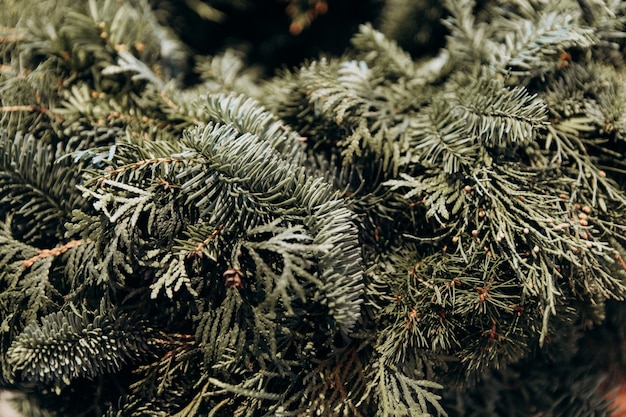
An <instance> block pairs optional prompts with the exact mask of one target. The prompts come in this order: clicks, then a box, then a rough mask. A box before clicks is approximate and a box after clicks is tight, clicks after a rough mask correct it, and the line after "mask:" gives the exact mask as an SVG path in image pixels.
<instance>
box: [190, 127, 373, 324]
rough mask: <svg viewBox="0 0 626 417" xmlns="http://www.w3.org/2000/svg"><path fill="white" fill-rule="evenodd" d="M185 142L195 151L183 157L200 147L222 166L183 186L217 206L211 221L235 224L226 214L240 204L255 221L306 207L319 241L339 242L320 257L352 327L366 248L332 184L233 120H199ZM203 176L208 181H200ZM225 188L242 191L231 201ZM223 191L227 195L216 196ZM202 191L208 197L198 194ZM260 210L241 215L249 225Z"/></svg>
mask: <svg viewBox="0 0 626 417" xmlns="http://www.w3.org/2000/svg"><path fill="white" fill-rule="evenodd" d="M184 146H186V147H187V148H188V149H190V151H187V152H185V153H183V154H181V155H180V157H181V158H192V159H195V158H197V157H198V155H197V154H196V152H198V153H199V155H201V156H203V157H205V158H207V165H208V166H209V167H214V168H213V170H215V171H213V172H211V171H212V170H209V171H208V172H206V173H203V172H200V173H199V174H198V175H195V176H194V177H192V178H189V179H188V180H187V181H186V182H185V183H184V184H183V185H182V191H183V192H185V193H189V194H188V196H189V197H188V199H189V200H190V202H194V204H195V205H196V206H199V207H201V208H202V211H203V212H205V213H206V212H209V210H210V212H211V218H210V220H209V222H210V223H211V224H219V225H222V227H223V228H224V230H229V229H231V228H232V227H233V226H234V225H233V222H232V220H231V219H228V217H226V216H229V215H230V214H231V213H233V209H234V212H235V213H238V214H239V215H240V216H246V217H247V216H248V214H247V212H250V213H252V216H254V217H257V220H254V221H253V223H252V224H254V223H257V224H259V223H262V222H263V218H264V217H266V216H268V215H269V213H274V215H276V214H279V213H284V215H288V216H293V215H298V216H303V219H302V220H303V224H304V226H306V228H307V229H309V230H311V233H312V236H313V244H314V245H322V247H325V246H327V245H328V246H330V247H332V249H331V250H329V251H328V252H326V253H325V254H323V255H322V256H320V258H319V260H318V263H319V268H320V271H321V272H320V273H321V278H322V281H323V282H324V288H323V291H324V293H325V295H326V298H327V299H328V307H329V308H330V310H331V314H332V315H333V316H334V317H335V319H336V320H337V323H338V324H339V326H340V328H341V329H342V330H344V331H349V329H350V328H352V327H353V326H354V324H355V322H356V320H357V319H358V317H359V315H360V313H359V305H360V303H361V300H360V294H361V292H362V288H363V287H362V283H361V274H362V272H361V267H360V265H359V263H360V254H359V250H358V246H357V242H356V236H355V234H354V229H353V226H352V224H351V222H352V218H353V215H352V214H351V213H350V211H349V210H347V208H345V206H344V204H343V202H341V201H340V200H338V199H336V198H335V197H334V195H333V190H332V188H331V187H330V186H328V185H327V184H325V183H324V182H323V181H321V180H320V179H319V178H311V177H307V176H305V174H304V171H303V170H302V169H297V168H295V167H293V166H291V165H290V164H288V163H285V162H284V161H283V160H281V159H280V158H279V157H278V155H277V154H276V151H274V150H273V149H272V148H271V147H270V145H269V144H268V143H267V142H261V141H259V140H258V139H257V138H256V137H255V136H251V135H248V134H244V135H239V134H238V132H237V131H235V130H234V129H233V128H231V127H228V126H224V125H222V126H220V125H207V126H204V127H199V128H196V129H194V130H192V131H190V132H189V133H188V134H187V135H186V136H185V140H184ZM192 149H193V152H192V151H191V150H192ZM217 175H227V176H228V178H227V179H225V180H221V181H222V183H221V184H220V183H219V182H218V183H215V181H216V180H217V179H218V178H219V177H218V176H217ZM187 176H189V174H187ZM200 184H203V185H202V186H200V187H199V188H197V187H198V185H200ZM214 184H215V185H214ZM230 184H232V185H230ZM238 184H240V185H238ZM241 187H245V188H241ZM191 190H193V191H194V192H193V193H191ZM222 190H224V191H222ZM244 190H246V191H245V194H243V192H244ZM225 192H226V193H228V194H231V195H234V196H237V195H241V197H239V199H237V200H234V201H233V200H232V199H231V198H230V197H229V198H228V200H230V202H228V200H226V196H225V195H224V193H225ZM216 193H220V194H222V195H223V196H224V197H221V198H216V197H217V195H216ZM228 194H226V195H228ZM199 196H202V198H200V199H199V200H197V198H198V197H199ZM194 200H195V201H194ZM219 204H222V206H221V207H220V205H219ZM233 205H234V207H233ZM248 207H249V208H248ZM225 209H228V210H225ZM254 217H252V218H251V219H250V220H245V217H242V218H241V220H240V221H241V222H242V224H244V225H245V224H248V222H249V221H252V219H253V218H254Z"/></svg>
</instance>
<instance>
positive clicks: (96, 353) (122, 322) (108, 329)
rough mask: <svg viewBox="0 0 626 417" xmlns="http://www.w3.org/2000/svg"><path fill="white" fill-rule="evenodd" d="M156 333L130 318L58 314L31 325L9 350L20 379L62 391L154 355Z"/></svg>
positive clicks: (106, 315)
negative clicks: (75, 381) (75, 382)
mask: <svg viewBox="0 0 626 417" xmlns="http://www.w3.org/2000/svg"><path fill="white" fill-rule="evenodd" d="M151 331H152V330H151V329H150V328H149V327H146V325H145V323H141V322H140V323H134V324H133V323H132V321H131V320H130V318H129V317H128V316H126V315H124V314H113V313H108V314H99V315H95V316H94V317H93V318H89V317H88V316H87V315H77V314H76V313H74V312H71V311H70V312H64V311H58V312H56V313H52V314H50V315H48V316H45V317H43V318H42V319H41V324H39V323H37V322H33V323H31V324H30V325H28V326H27V327H26V328H25V329H24V330H23V331H22V332H21V333H20V334H19V335H18V336H17V337H16V338H15V340H14V341H13V343H12V344H11V346H10V347H9V349H8V350H7V356H8V361H9V363H10V364H11V366H12V367H13V370H14V372H15V375H16V377H18V378H19V379H22V380H25V381H39V382H42V383H44V384H46V385H53V386H55V387H56V389H60V388H62V387H63V385H67V384H69V383H70V382H71V380H72V379H75V378H78V377H88V378H93V377H94V376H97V375H102V374H104V373H109V372H116V371H119V370H120V369H121V368H122V367H123V366H124V365H125V364H126V363H128V362H132V361H135V360H137V359H139V358H142V357H145V355H147V354H148V352H150V351H151V347H150V345H151V343H152V342H151V341H150V337H151V336H150V335H151Z"/></svg>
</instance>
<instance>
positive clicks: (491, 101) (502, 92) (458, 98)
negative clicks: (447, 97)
mask: <svg viewBox="0 0 626 417" xmlns="http://www.w3.org/2000/svg"><path fill="white" fill-rule="evenodd" d="M452 102H453V103H454V104H456V106H455V107H453V109H454V110H452V111H453V112H455V113H456V114H458V116H457V117H458V119H460V120H465V121H466V125H465V128H466V129H467V131H468V133H469V135H470V136H472V137H476V138H480V140H481V141H483V142H485V143H486V144H487V146H495V147H507V146H510V145H511V144H524V143H528V142H530V141H532V140H534V139H535V137H536V133H535V132H536V130H537V129H539V128H541V127H543V126H544V125H545V122H546V106H545V104H544V103H543V101H542V100H541V99H539V98H538V97H536V96H531V95H530V94H529V93H528V92H527V91H526V90H525V89H524V88H519V87H517V88H513V89H508V88H504V87H502V85H501V84H500V83H499V82H496V81H489V80H487V79H485V78H482V77H481V78H479V79H478V80H477V81H473V82H471V83H470V84H469V85H467V86H463V87H462V88H461V89H460V93H457V94H456V95H455V97H454V98H453V99H452ZM457 106H458V107H457ZM457 112H458V113H457Z"/></svg>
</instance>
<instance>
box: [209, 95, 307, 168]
mask: <svg viewBox="0 0 626 417" xmlns="http://www.w3.org/2000/svg"><path fill="white" fill-rule="evenodd" d="M206 110H207V112H208V113H209V116H210V118H211V119H213V120H214V121H216V122H219V123H229V124H232V125H233V126H234V127H235V128H237V130H238V131H239V133H241V134H243V133H246V132H249V133H252V134H254V135H256V136H257V137H258V138H259V139H261V140H264V141H267V142H269V143H270V144H271V146H272V147H273V148H274V149H276V150H277V151H278V152H280V153H281V154H283V155H284V156H285V157H289V158H290V159H292V160H293V162H294V164H297V163H298V162H299V161H302V160H303V157H304V154H303V143H302V142H304V141H306V138H304V137H302V136H300V135H299V134H298V133H297V132H295V131H293V130H292V129H291V128H290V127H289V126H287V125H285V124H284V123H283V122H281V121H280V120H278V119H277V118H276V117H275V116H274V115H273V114H272V113H270V112H268V111H266V110H265V109H264V108H263V106H261V104H260V103H259V102H257V101H256V100H254V99H251V98H246V96H244V95H242V94H239V95H236V94H232V93H231V94H229V95H225V94H216V95H209V96H208V97H207V105H206Z"/></svg>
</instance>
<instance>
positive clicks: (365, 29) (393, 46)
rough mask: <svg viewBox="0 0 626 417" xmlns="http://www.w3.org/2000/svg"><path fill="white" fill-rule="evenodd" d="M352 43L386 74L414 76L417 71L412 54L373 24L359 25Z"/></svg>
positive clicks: (369, 61) (368, 60)
mask: <svg viewBox="0 0 626 417" xmlns="http://www.w3.org/2000/svg"><path fill="white" fill-rule="evenodd" d="M351 43H352V45H354V47H356V48H357V49H358V50H359V51H360V52H361V53H363V54H364V55H365V57H366V59H367V62H368V63H370V64H373V63H376V66H379V67H380V68H382V69H383V70H384V71H385V72H386V75H389V76H392V77H394V76H395V77H397V76H404V77H407V78H414V77H415V76H416V73H417V69H416V68H415V64H414V62H413V59H412V58H411V56H410V55H409V54H408V53H407V52H405V51H404V50H402V48H400V47H399V46H398V44H397V43H396V42H395V41H394V40H392V39H387V38H386V37H385V35H383V34H382V33H381V32H379V31H377V30H376V29H374V28H373V27H372V25H371V24H365V25H360V26H359V31H358V32H357V34H356V35H354V36H353V37H352V40H351Z"/></svg>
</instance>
